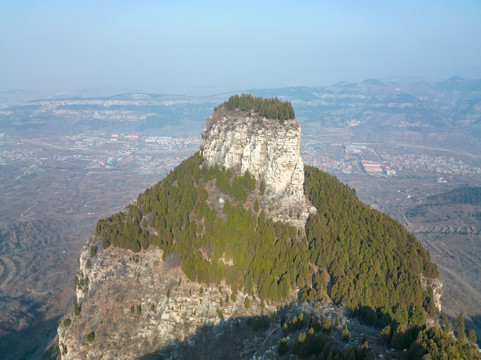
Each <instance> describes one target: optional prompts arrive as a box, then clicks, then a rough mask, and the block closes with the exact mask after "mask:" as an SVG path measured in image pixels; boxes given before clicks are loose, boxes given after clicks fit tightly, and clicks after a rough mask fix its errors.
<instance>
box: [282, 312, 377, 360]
mask: <svg viewBox="0 0 481 360" xmlns="http://www.w3.org/2000/svg"><path fill="white" fill-rule="evenodd" d="M326 324H327V325H326ZM281 327H282V329H283V332H284V334H285V335H287V334H290V337H293V338H295V339H296V340H295V341H293V343H292V344H291V346H289V344H288V342H287V340H286V338H285V337H284V338H282V339H281V341H280V343H279V347H278V349H277V351H278V354H279V355H281V356H282V355H284V354H287V353H288V352H289V351H290V352H291V353H293V354H296V355H297V356H298V357H300V358H301V359H321V360H323V359H337V360H343V359H352V360H364V359H370V356H369V354H368V350H367V344H361V346H360V347H359V348H355V347H352V346H349V347H347V348H346V349H345V350H344V351H341V350H339V349H338V347H337V346H336V345H335V344H334V342H333V341H332V340H331V339H329V336H328V334H329V332H330V331H331V320H330V319H329V318H326V319H325V320H324V325H323V323H322V321H321V319H319V318H314V317H311V319H310V320H309V325H308V328H309V330H308V331H300V332H299V334H297V336H293V334H292V332H295V331H299V330H301V329H302V328H303V327H304V319H303V314H302V313H301V314H300V315H299V317H297V316H294V317H292V318H291V319H290V320H289V321H287V322H284V323H282V321H281ZM342 336H343V338H344V339H347V340H348V339H349V331H348V330H347V327H346V328H345V329H344V330H343V332H342Z"/></svg>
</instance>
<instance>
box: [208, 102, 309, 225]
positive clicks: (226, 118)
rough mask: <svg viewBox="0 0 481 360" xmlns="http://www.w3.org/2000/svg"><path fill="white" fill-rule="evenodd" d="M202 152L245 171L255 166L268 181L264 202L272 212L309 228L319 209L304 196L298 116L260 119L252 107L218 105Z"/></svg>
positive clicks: (214, 162)
mask: <svg viewBox="0 0 481 360" xmlns="http://www.w3.org/2000/svg"><path fill="white" fill-rule="evenodd" d="M202 138H203V141H202V145H201V154H202V156H203V158H204V160H205V162H206V164H207V165H209V166H215V165H218V166H219V167H224V168H226V169H231V170H232V171H234V172H236V173H239V174H241V175H243V174H244V173H245V172H246V171H249V173H250V174H251V175H253V176H254V177H255V179H256V181H259V182H264V183H265V195H264V197H263V199H262V200H263V201H261V204H260V205H261V207H262V208H264V210H265V211H266V213H267V215H268V216H269V217H271V218H273V220H275V221H276V220H280V221H283V222H286V223H290V224H293V225H295V226H297V227H298V228H301V229H302V228H304V225H305V223H306V220H307V218H308V216H309V213H310V212H315V208H314V207H313V206H312V205H311V204H310V203H309V202H308V200H306V197H305V195H304V188H303V185H304V164H303V161H302V158H301V156H300V144H301V128H300V126H299V124H298V123H297V121H296V120H295V119H288V120H285V121H284V122H282V123H281V122H280V121H279V120H278V119H267V118H259V116H258V114H256V113H254V111H252V112H250V111H249V112H243V111H240V112H239V111H237V112H236V111H234V110H226V109H225V108H218V109H216V111H215V112H214V113H213V114H212V115H211V116H209V118H208V119H207V124H206V126H205V129H204V134H203V136H202Z"/></svg>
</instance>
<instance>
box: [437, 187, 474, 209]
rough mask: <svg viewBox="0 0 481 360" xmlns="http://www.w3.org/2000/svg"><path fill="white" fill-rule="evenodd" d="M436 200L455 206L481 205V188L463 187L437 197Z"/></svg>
mask: <svg viewBox="0 0 481 360" xmlns="http://www.w3.org/2000/svg"><path fill="white" fill-rule="evenodd" d="M434 199H436V200H441V201H446V202H450V203H455V204H471V205H481V187H463V188H460V189H455V190H451V191H448V192H446V193H443V194H439V195H437V196H435V197H434Z"/></svg>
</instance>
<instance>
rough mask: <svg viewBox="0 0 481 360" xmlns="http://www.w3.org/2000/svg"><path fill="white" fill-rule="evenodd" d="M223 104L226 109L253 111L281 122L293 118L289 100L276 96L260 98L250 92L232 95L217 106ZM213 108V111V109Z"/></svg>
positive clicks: (293, 114) (260, 115)
mask: <svg viewBox="0 0 481 360" xmlns="http://www.w3.org/2000/svg"><path fill="white" fill-rule="evenodd" d="M222 106H224V108H225V109H227V110H231V111H233V110H236V109H239V110H241V111H246V112H250V111H254V112H256V113H257V114H258V116H259V117H265V118H266V119H277V120H279V121H280V122H281V123H283V122H284V121H285V120H289V119H295V118H296V115H295V113H294V109H293V108H292V105H291V103H290V102H289V101H282V100H280V99H278V98H277V97H276V98H266V99H264V98H260V97H256V96H252V95H250V94H242V95H240V96H239V95H233V96H231V97H230V98H229V100H227V101H226V102H224V103H223V104H222V105H220V106H219V107H217V108H215V110H217V109H218V108H220V107H222ZM215 110H214V111H215Z"/></svg>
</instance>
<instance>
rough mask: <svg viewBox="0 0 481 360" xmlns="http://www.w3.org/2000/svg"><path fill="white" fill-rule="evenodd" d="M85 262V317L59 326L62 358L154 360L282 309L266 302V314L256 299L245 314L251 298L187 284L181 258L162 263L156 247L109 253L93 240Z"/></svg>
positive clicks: (80, 294) (80, 292) (81, 295)
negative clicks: (199, 336)
mask: <svg viewBox="0 0 481 360" xmlns="http://www.w3.org/2000/svg"><path fill="white" fill-rule="evenodd" d="M92 249H98V250H97V251H94V250H92ZM79 263H80V265H79V270H78V272H77V279H79V280H78V283H79V285H78V286H77V299H78V303H79V307H80V311H79V313H78V315H75V312H74V313H73V314H69V315H67V316H66V317H64V318H63V319H62V320H61V322H60V325H59V328H58V335H59V349H60V351H61V353H62V359H64V360H65V359H92V360H93V359H95V360H96V359H136V358H142V357H145V356H154V357H155V355H156V352H157V351H159V349H162V348H165V347H166V346H168V345H171V346H172V344H174V343H181V342H183V341H184V340H186V339H188V338H189V337H191V336H193V335H194V334H196V333H197V332H198V330H199V329H202V328H205V327H207V328H208V327H209V326H216V331H223V329H224V327H230V326H234V323H233V322H230V321H229V319H233V318H240V317H247V316H254V315H259V314H261V313H263V314H270V313H273V312H274V311H275V310H276V308H275V307H274V306H264V304H263V307H262V308H261V306H260V302H259V301H258V300H255V299H253V298H250V301H251V304H250V307H249V308H248V309H246V307H245V306H244V301H245V298H246V296H247V297H248V295H247V294H244V293H242V292H238V293H237V294H236V296H235V297H233V296H232V291H231V290H230V289H229V288H227V287H225V286H222V284H218V285H216V284H212V286H206V285H205V284H204V285H201V284H199V283H194V282H191V281H189V280H188V279H187V278H186V276H185V275H184V274H183V273H182V270H181V269H180V266H178V260H177V259H176V258H175V256H173V257H168V258H167V259H166V261H163V260H162V251H161V250H159V248H157V247H150V248H149V249H148V250H144V251H142V252H141V253H139V254H134V253H132V252H131V251H129V250H125V249H119V248H113V247H110V248H108V249H105V250H104V249H102V244H101V241H100V239H98V238H97V237H94V238H92V239H91V240H89V241H88V242H87V243H86V245H85V246H84V248H83V250H82V253H81V256H80V259H79ZM87 279H88V280H87ZM80 283H82V284H80ZM224 330H225V329H224ZM246 345H247V344H245V343H244V344H240V345H239V346H240V347H241V348H240V349H237V350H238V351H239V352H241V351H242V346H246ZM172 353H174V354H175V349H174V350H173V351H172ZM159 356H160V355H159ZM160 358H162V357H160Z"/></svg>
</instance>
